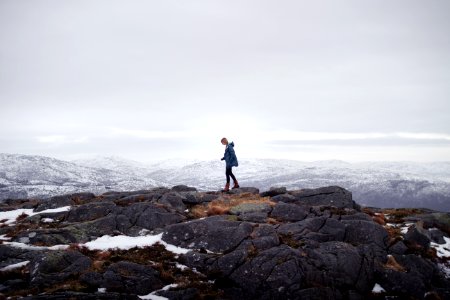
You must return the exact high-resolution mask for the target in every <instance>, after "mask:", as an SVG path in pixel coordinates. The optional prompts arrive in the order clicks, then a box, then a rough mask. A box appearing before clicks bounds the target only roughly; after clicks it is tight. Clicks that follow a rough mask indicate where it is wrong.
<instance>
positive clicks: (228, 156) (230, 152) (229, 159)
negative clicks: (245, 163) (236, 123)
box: [220, 138, 239, 192]
mask: <svg viewBox="0 0 450 300" xmlns="http://www.w3.org/2000/svg"><path fill="white" fill-rule="evenodd" d="M220 142H221V143H222V145H225V146H226V147H225V154H224V155H223V157H222V160H225V163H226V167H225V175H226V177H227V184H226V185H225V188H224V189H223V191H224V192H228V191H229V190H230V177H231V178H233V183H234V185H233V189H237V188H239V183H238V181H237V180H236V177H234V174H233V171H232V168H233V167H237V166H239V164H238V160H237V157H236V153H234V143H233V142H231V143H228V140H227V139H226V138H223V139H222V140H221V141H220Z"/></svg>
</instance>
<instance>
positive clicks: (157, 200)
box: [0, 186, 450, 299]
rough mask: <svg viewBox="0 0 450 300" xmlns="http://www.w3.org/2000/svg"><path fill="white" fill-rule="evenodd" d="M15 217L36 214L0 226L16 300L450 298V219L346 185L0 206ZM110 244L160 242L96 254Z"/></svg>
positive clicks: (6, 283)
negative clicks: (372, 202) (375, 204)
mask: <svg viewBox="0 0 450 300" xmlns="http://www.w3.org/2000/svg"><path fill="white" fill-rule="evenodd" d="M67 206H70V209H69V207H67ZM61 207H67V209H58V208H61ZM18 209H22V210H23V212H25V213H28V216H27V215H25V214H24V215H20V216H19V217H18V218H17V220H15V221H14V220H12V221H11V220H9V221H7V220H3V221H2V220H0V224H2V225H1V226H0V227H1V228H0V237H1V240H2V244H0V293H3V295H5V296H11V297H13V298H14V297H18V296H26V297H25V299H66V298H73V299H139V297H138V295H141V296H142V295H148V294H150V293H152V295H159V296H162V297H166V298H168V299H198V298H219V299H367V298H381V297H384V296H399V297H402V298H406V299H408V298H409V299H424V298H430V299H446V298H449V297H450V281H449V278H448V277H449V274H448V271H446V270H447V269H446V268H448V262H447V260H448V258H449V257H447V256H446V253H445V246H444V245H445V244H446V243H448V241H450V239H449V238H448V237H449V234H450V216H449V214H447V213H438V212H433V211H423V210H408V211H405V210H388V211H386V210H380V209H375V208H361V207H360V206H359V205H358V204H356V203H355V202H354V201H353V200H352V196H351V193H350V192H349V191H347V190H345V189H342V188H340V187H335V186H334V187H323V188H318V189H305V190H293V191H288V190H286V188H273V189H270V190H269V191H267V192H264V193H261V194H259V191H258V190H257V189H255V188H242V189H237V190H233V191H232V193H221V192H198V191H196V189H195V188H192V187H187V186H175V187H173V188H171V189H169V188H155V189H151V190H142V191H135V192H108V193H105V194H103V195H100V196H95V195H94V194H90V193H79V194H72V195H65V196H57V197H53V198H49V199H44V200H32V199H30V200H17V199H16V200H8V201H5V202H4V203H3V204H0V211H3V212H6V211H10V213H12V212H13V211H18ZM18 212H20V211H18ZM5 215H6V214H5ZM408 227H409V228H408ZM105 236H109V238H110V237H117V238H122V237H126V236H129V237H135V238H136V239H139V240H140V241H144V242H145V241H146V239H148V240H150V239H154V238H155V237H158V238H160V240H159V243H153V244H152V245H149V244H147V245H144V246H140V247H134V248H133V247H128V248H127V249H114V245H113V244H111V245H109V246H108V245H106V246H105V247H106V248H104V250H103V251H102V250H95V249H93V248H89V245H91V244H90V243H92V242H93V241H99V240H101V239H103V238H105ZM61 245H68V246H65V247H62V246H61ZM108 248H109V249H108ZM173 249H178V250H177V251H178V252H177V251H176V250H173ZM180 249H181V250H180ZM442 251H443V252H444V254H442V253H441V252H442ZM446 272H447V273H446ZM376 285H379V286H381V287H382V288H383V289H384V292H382V293H381V294H375V293H374V286H376ZM433 297H434V298H433Z"/></svg>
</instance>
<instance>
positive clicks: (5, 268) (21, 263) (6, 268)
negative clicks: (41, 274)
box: [0, 260, 30, 272]
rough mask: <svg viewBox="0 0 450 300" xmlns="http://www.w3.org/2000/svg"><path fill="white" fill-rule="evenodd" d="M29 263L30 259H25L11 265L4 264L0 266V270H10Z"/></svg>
mask: <svg viewBox="0 0 450 300" xmlns="http://www.w3.org/2000/svg"><path fill="white" fill-rule="evenodd" d="M29 263H30V261H29V260H26V261H23V262H20V263H17V264H12V265H9V266H6V267H4V268H1V269H0V272H5V271H10V270H14V269H18V268H22V267H23V266H26V265H28V264H29Z"/></svg>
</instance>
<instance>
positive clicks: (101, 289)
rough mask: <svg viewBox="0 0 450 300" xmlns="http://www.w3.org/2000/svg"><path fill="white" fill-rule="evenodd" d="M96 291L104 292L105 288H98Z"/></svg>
mask: <svg viewBox="0 0 450 300" xmlns="http://www.w3.org/2000/svg"><path fill="white" fill-rule="evenodd" d="M97 292H99V293H102V294H103V293H106V288H98V289H97Z"/></svg>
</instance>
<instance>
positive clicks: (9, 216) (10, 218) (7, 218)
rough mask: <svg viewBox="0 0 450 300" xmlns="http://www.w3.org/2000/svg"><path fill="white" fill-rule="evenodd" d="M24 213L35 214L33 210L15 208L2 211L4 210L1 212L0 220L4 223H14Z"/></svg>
mask: <svg viewBox="0 0 450 300" xmlns="http://www.w3.org/2000/svg"><path fill="white" fill-rule="evenodd" d="M22 214H27V215H31V214H33V210H32V209H23V208H21V209H15V210H10V211H2V212H0V220H2V221H3V222H2V223H3V224H9V225H11V224H12V223H14V222H16V219H17V217H18V216H20V215H22Z"/></svg>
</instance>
